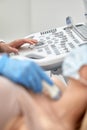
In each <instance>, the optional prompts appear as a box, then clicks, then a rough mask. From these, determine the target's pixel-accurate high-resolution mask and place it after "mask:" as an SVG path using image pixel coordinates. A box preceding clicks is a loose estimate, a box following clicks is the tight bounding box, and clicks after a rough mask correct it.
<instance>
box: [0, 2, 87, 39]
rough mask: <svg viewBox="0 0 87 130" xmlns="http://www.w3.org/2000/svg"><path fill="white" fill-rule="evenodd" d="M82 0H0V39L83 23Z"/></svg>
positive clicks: (83, 10)
mask: <svg viewBox="0 0 87 130" xmlns="http://www.w3.org/2000/svg"><path fill="white" fill-rule="evenodd" d="M84 12H85V9H84V3H83V0H0V39H4V40H7V41H9V40H13V39H16V38H22V37H25V36H27V35H29V34H31V33H34V32H39V31H44V30H47V29H52V28H56V27H60V26H65V24H66V23H65V19H66V17H67V16H71V17H72V18H73V21H74V23H75V24H76V23H81V22H85V18H84Z"/></svg>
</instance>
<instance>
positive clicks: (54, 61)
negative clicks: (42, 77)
mask: <svg viewBox="0 0 87 130" xmlns="http://www.w3.org/2000/svg"><path fill="white" fill-rule="evenodd" d="M84 4H85V8H86V11H85V17H86V22H87V0H84ZM26 38H33V39H37V40H38V43H37V44H36V45H29V44H27V45H23V46H22V47H21V48H20V49H19V54H18V55H14V54H11V56H12V57H14V58H15V57H16V58H20V57H22V58H25V59H31V60H34V61H35V62H36V63H38V64H39V65H40V66H41V67H42V68H44V69H45V70H46V71H48V70H51V71H52V72H53V73H56V72H57V73H60V72H59V71H60V70H61V69H60V68H61V64H62V62H63V60H64V58H65V57H66V55H67V54H68V53H69V52H70V51H71V50H72V49H74V48H76V47H79V46H81V45H83V44H86V43H87V23H79V24H76V25H74V24H73V22H72V18H71V17H70V16H68V17H66V26H63V27H58V28H53V29H49V30H46V31H42V32H38V33H34V34H31V35H29V36H26Z"/></svg>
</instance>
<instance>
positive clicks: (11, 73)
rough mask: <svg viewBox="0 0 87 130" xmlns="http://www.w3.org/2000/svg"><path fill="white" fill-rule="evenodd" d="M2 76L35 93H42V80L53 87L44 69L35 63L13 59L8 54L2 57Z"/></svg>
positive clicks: (0, 72)
mask: <svg viewBox="0 0 87 130" xmlns="http://www.w3.org/2000/svg"><path fill="white" fill-rule="evenodd" d="M0 74H1V75H3V76H5V77H7V78H9V79H10V80H12V81H14V82H16V83H19V84H22V85H24V86H25V87H26V88H30V89H32V90H33V91H34V92H41V91H42V80H45V81H46V82H47V83H48V84H49V85H53V82H52V81H51V80H50V78H49V77H48V76H47V75H46V74H45V72H44V71H43V69H42V68H41V67H39V66H38V65H37V64H36V63H34V62H33V61H31V60H18V59H12V58H10V57H9V56H8V55H6V54H5V55H3V56H1V57H0Z"/></svg>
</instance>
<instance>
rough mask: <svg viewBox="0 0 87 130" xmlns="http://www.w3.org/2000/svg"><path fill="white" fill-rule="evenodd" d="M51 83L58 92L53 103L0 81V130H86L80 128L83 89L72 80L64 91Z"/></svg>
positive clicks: (85, 104)
mask: <svg viewBox="0 0 87 130" xmlns="http://www.w3.org/2000/svg"><path fill="white" fill-rule="evenodd" d="M53 80H54V82H55V84H56V85H58V87H60V89H61V91H62V96H61V98H60V99H59V100H56V101H54V100H51V99H50V98H48V97H47V96H45V95H43V94H34V93H33V92H27V91H26V90H25V89H24V88H23V87H21V86H20V85H16V84H14V83H13V82H11V81H9V80H8V79H6V78H4V77H0V130H87V125H86V126H85V124H84V123H83V124H81V123H82V122H83V117H84V115H85V113H86V109H87V87H84V86H83V85H82V84H80V83H79V82H78V81H76V80H73V79H71V80H70V82H69V83H68V87H66V86H64V84H63V83H62V82H61V81H59V80H58V79H56V77H54V78H53ZM84 122H85V121H84ZM83 127H84V128H83Z"/></svg>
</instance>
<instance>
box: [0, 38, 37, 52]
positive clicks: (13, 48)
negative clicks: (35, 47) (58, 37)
mask: <svg viewBox="0 0 87 130" xmlns="http://www.w3.org/2000/svg"><path fill="white" fill-rule="evenodd" d="M37 42H38V41H37V40H34V39H30V38H26V39H17V40H14V41H12V42H10V43H6V44H5V43H4V42H0V52H6V53H11V52H14V53H18V48H20V47H21V46H22V45H23V44H25V43H29V44H36V43H37Z"/></svg>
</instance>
